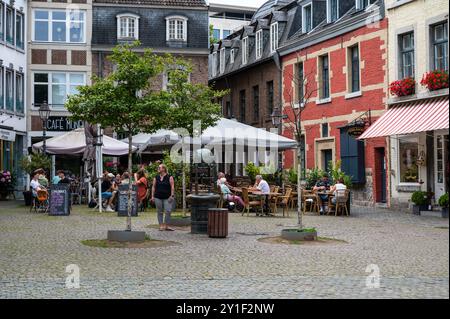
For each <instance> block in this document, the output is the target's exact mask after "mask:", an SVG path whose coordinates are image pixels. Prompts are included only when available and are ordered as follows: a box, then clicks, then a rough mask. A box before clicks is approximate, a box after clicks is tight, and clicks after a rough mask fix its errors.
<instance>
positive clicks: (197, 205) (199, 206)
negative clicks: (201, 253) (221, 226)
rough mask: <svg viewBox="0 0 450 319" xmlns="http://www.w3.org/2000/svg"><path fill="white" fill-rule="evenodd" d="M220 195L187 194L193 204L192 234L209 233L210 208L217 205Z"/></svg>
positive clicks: (188, 199)
mask: <svg viewBox="0 0 450 319" xmlns="http://www.w3.org/2000/svg"><path fill="white" fill-rule="evenodd" d="M219 199H220V196H219V195H217V194H213V193H209V194H199V195H193V194H192V195H189V196H187V201H188V202H189V203H190V204H191V234H207V233H208V210H209V209H210V208H214V207H217V202H218V201H219Z"/></svg>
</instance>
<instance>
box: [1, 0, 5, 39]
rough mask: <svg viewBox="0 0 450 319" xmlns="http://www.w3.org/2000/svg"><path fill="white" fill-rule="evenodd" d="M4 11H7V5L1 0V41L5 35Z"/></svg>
mask: <svg viewBox="0 0 450 319" xmlns="http://www.w3.org/2000/svg"><path fill="white" fill-rule="evenodd" d="M4 12H5V5H4V4H3V2H1V1H0V41H3V39H4V38H3V36H4V35H5V33H4V30H5V20H4Z"/></svg>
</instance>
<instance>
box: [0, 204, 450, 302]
mask: <svg viewBox="0 0 450 319" xmlns="http://www.w3.org/2000/svg"><path fill="white" fill-rule="evenodd" d="M295 222H296V218H295V216H294V214H291V218H281V217H275V218H268V217H254V216H250V217H246V216H244V217H242V216H240V215H238V214H232V215H230V236H229V237H228V238H227V239H210V238H208V237H207V236H202V235H192V234H190V233H189V232H187V231H175V232H159V231H158V230H157V229H153V228H148V227H146V226H148V225H150V224H155V223H156V215H155V214H153V213H146V214H144V215H142V216H141V217H138V218H134V219H133V225H134V228H135V229H136V230H145V231H146V232H147V234H148V235H149V236H151V237H152V238H154V239H162V240H171V241H175V242H178V243H180V244H181V245H178V246H171V247H162V248H148V249H116V248H93V247H87V246H84V245H82V244H81V242H80V241H81V240H84V239H102V238H105V237H106V232H107V230H109V229H123V228H124V227H125V219H123V218H119V217H115V215H114V214H112V213H103V214H99V213H95V212H92V211H90V210H88V209H85V208H83V209H81V208H79V207H75V212H74V213H73V214H72V215H71V216H69V217H53V216H46V215H37V214H31V213H28V211H27V209H26V208H25V207H19V204H18V203H15V202H7V203H5V202H0V298H61V297H62V298H449V258H448V256H449V230H448V225H449V223H448V219H441V218H435V217H421V216H413V215H410V214H404V213H399V212H387V211H383V210H377V211H376V210H364V209H357V208H353V211H352V216H351V217H334V216H305V224H306V226H308V227H316V228H317V229H318V231H319V236H322V237H330V238H335V239H340V240H344V241H345V242H346V243H333V244H328V245H322V246H310V245H275V244H267V243H262V242H259V241H258V240H257V239H258V238H261V237H269V236H277V235H279V233H280V230H281V229H282V228H283V227H287V226H292V225H295ZM69 264H76V265H78V266H79V268H80V277H81V279H80V281H81V282H80V285H81V286H80V288H79V289H67V288H66V286H65V281H66V276H67V275H68V273H66V266H67V265H69ZM371 264H374V265H377V266H378V267H379V271H380V276H381V281H380V287H379V288H371V289H370V288H367V287H366V279H367V276H368V275H369V273H366V268H367V266H368V265H371Z"/></svg>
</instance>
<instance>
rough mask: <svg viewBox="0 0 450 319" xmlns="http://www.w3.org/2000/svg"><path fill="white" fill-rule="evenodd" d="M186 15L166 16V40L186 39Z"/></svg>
mask: <svg viewBox="0 0 450 319" xmlns="http://www.w3.org/2000/svg"><path fill="white" fill-rule="evenodd" d="M187 21H188V19H187V18H186V17H182V16H170V17H167V18H166V31H167V33H166V38H167V41H187Z"/></svg>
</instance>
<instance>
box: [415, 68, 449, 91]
mask: <svg viewBox="0 0 450 319" xmlns="http://www.w3.org/2000/svg"><path fill="white" fill-rule="evenodd" d="M420 84H421V85H423V86H425V87H426V88H427V89H428V90H430V91H436V90H441V89H447V88H448V73H447V72H446V71H443V70H434V71H431V72H427V73H425V74H424V75H423V77H422V80H421V81H420Z"/></svg>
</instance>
